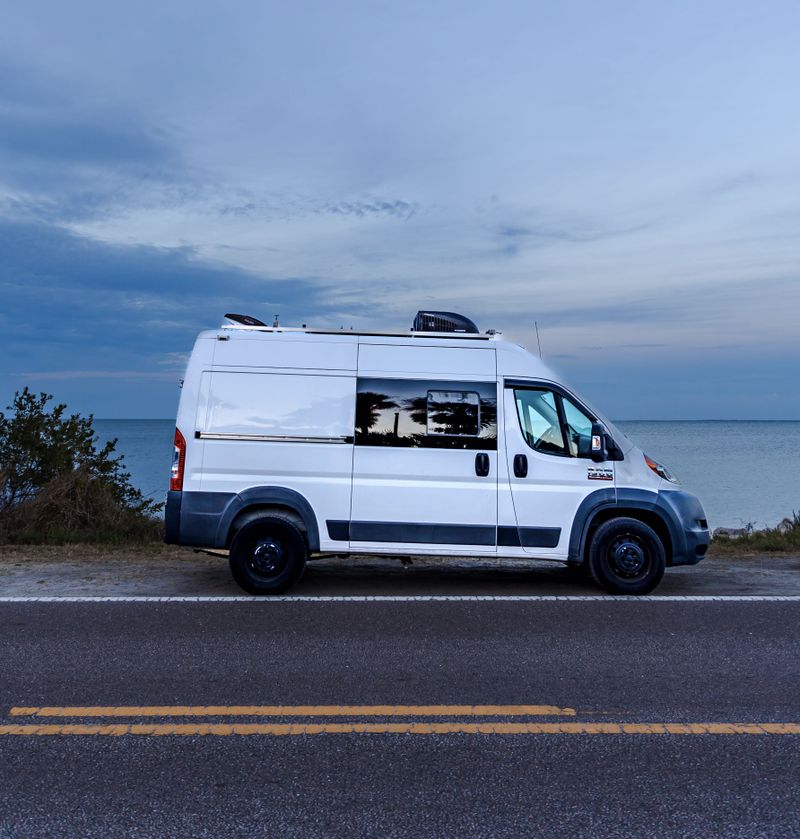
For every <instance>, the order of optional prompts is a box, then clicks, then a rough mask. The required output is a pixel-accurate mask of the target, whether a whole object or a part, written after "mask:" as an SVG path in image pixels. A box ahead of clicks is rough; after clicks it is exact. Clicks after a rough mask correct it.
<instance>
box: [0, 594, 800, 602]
mask: <svg viewBox="0 0 800 839" xmlns="http://www.w3.org/2000/svg"><path fill="white" fill-rule="evenodd" d="M417 602H420V603H425V602H427V603H453V602H457V603H458V602H463V603H483V602H489V603H619V602H623V603H800V594H784V595H777V594H776V595H772V594H721V595H712V594H687V595H678V594H666V595H660V596H659V595H652V594H651V595H643V596H640V597H631V596H627V595H610V594H498V595H495V594H376V595H361V594H340V595H330V594H320V595H315V594H295V595H280V596H275V597H250V596H247V595H241V596H237V595H234V596H228V595H222V596H216V595H129V596H124V595H122V596H116V595H112V596H102V595H100V596H82V595H75V596H72V595H64V596H58V595H52V596H50V595H40V596H19V597H14V596H0V603H263V604H270V603H417Z"/></svg>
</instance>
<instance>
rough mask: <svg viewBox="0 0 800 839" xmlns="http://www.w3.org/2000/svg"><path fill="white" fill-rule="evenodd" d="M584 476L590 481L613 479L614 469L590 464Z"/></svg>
mask: <svg viewBox="0 0 800 839" xmlns="http://www.w3.org/2000/svg"><path fill="white" fill-rule="evenodd" d="M586 477H587V478H588V479H589V480H590V481H613V480H614V470H613V469H607V468H605V467H602V466H590V467H589V468H588V469H587V470H586Z"/></svg>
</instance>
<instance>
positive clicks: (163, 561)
mask: <svg viewBox="0 0 800 839" xmlns="http://www.w3.org/2000/svg"><path fill="white" fill-rule="evenodd" d="M597 591H598V589H597V588H596V587H595V585H594V584H593V583H592V582H591V581H590V580H575V579H574V578H573V576H572V575H571V574H569V573H568V572H567V571H566V569H565V568H564V567H563V566H562V565H560V564H558V563H552V562H543V561H540V560H527V559H520V560H516V559H515V560H499V559H489V558H479V559H470V558H450V559H438V558H435V559H432V558H422V557H417V558H414V559H413V560H412V562H411V563H403V562H401V561H400V560H399V559H394V558H386V557H374V556H370V557H367V556H364V557H357V558H350V559H343V558H333V557H331V558H324V559H316V560H313V561H312V562H310V563H309V565H308V568H307V570H306V573H305V574H304V576H303V578H302V579H301V580H300V582H299V583H298V585H297V586H296V587H295V589H294V590H293V593H296V594H313V595H325V594H335V595H346V594H362V595H363V594H368V595H378V594H402V595H406V594H491V595H496V594H593V593H597ZM655 593H656V594H662V595H667V594H669V595H676V594H677V595H692V594H702V595H709V594H710V595H726V594H728V595H731V594H737V595H742V594H753V595H787V594H788V595H800V556H795V555H792V556H787V555H778V554H758V555H753V554H750V555H747V554H742V555H738V556H731V555H724V556H714V555H713V552H712V554H711V555H710V556H709V557H707V558H706V559H705V560H703V562H701V563H700V564H699V565H696V566H689V567H681V568H671V569H668V570H667V574H666V576H665V577H664V580H663V582H662V583H661V585H660V586H659V588H658V589H657V591H656V592H655ZM238 594H242V592H241V590H240V589H239V588H238V587H237V586H236V584H235V583H234V582H233V580H232V578H231V576H230V572H229V570H228V563H227V558H226V557H225V556H224V555H221V556H209V555H208V554H204V553H195V552H194V551H193V550H192V549H190V548H178V547H172V546H167V545H160V544H157V543H154V544H152V545H146V546H140V547H126V548H119V547H104V546H93V545H69V546H64V547H59V546H49V545H48V546H0V596H5V597H19V596H24V597H32V596H33V597H35V596H89V597H91V596H97V597H102V596H130V595H157V596H171V595H212V596H213V595H220V596H226V595H238Z"/></svg>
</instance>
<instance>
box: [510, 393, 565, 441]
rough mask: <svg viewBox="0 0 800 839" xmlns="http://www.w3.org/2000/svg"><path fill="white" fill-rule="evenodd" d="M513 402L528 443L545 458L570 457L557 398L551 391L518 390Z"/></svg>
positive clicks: (523, 434)
mask: <svg viewBox="0 0 800 839" xmlns="http://www.w3.org/2000/svg"><path fill="white" fill-rule="evenodd" d="M514 400H515V402H516V404H517V415H518V416H519V422H520V427H521V428H522V436H523V437H524V438H525V442H526V443H527V444H528V445H529V446H530V447H531V448H532V449H534V450H535V451H537V452H542V453H543V454H554V455H561V456H562V457H564V456H568V453H567V447H566V445H565V444H564V435H563V434H562V433H561V421H560V419H559V416H558V407H557V404H556V396H555V394H554V393H553V392H552V391H549V390H516V391H514Z"/></svg>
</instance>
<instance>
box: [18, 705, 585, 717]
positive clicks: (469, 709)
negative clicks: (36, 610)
mask: <svg viewBox="0 0 800 839" xmlns="http://www.w3.org/2000/svg"><path fill="white" fill-rule="evenodd" d="M10 714H11V716H12V717H447V716H458V717H534V716H539V717H541V716H548V717H549V716H563V717H574V716H575V709H574V708H559V707H558V706H557V705H88V706H74V707H70V706H65V707H60V706H48V707H30V708H28V707H17V708H12V709H11V711H10Z"/></svg>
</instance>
